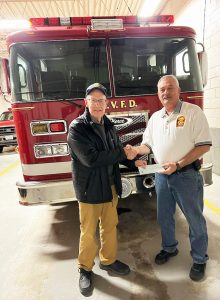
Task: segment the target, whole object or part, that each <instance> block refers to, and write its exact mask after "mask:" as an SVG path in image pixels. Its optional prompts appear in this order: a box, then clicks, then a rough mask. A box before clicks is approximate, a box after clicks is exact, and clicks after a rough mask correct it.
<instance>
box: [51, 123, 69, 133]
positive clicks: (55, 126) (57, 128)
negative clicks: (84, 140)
mask: <svg viewBox="0 0 220 300" xmlns="http://www.w3.org/2000/svg"><path fill="white" fill-rule="evenodd" d="M50 131H51V132H63V131H65V125H64V123H61V122H57V123H50Z"/></svg>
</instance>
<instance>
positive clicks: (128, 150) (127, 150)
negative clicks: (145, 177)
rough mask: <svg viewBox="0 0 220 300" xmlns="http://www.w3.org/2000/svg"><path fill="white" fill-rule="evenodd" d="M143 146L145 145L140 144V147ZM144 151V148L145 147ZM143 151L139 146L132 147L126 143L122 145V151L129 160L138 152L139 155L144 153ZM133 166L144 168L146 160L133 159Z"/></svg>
mask: <svg viewBox="0 0 220 300" xmlns="http://www.w3.org/2000/svg"><path fill="white" fill-rule="evenodd" d="M143 147H145V146H143V145H142V148H143ZM139 150H140V151H139ZM145 151H146V149H145ZM145 151H144V153H143V149H142V150H141V146H137V147H133V146H131V145H126V146H125V147H124V152H125V154H126V156H127V159H129V160H133V159H134V158H135V157H136V156H137V155H139V154H140V155H143V154H145ZM146 154H147V152H146ZM135 166H136V167H142V168H146V166H147V162H146V160H140V159H139V160H136V161H135Z"/></svg>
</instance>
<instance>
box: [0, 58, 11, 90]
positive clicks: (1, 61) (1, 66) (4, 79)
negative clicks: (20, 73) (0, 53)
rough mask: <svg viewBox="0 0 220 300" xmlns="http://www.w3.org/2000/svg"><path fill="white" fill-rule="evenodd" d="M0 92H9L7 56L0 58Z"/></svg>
mask: <svg viewBox="0 0 220 300" xmlns="http://www.w3.org/2000/svg"><path fill="white" fill-rule="evenodd" d="M0 93H2V94H3V95H6V94H8V95H9V94H10V93H11V89H10V82H9V64H8V59H7V58H0Z"/></svg>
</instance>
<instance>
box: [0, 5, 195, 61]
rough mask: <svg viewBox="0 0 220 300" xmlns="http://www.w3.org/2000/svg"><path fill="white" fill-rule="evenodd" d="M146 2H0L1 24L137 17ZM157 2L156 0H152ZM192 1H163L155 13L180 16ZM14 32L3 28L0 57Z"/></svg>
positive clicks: (3, 55)
mask: <svg viewBox="0 0 220 300" xmlns="http://www.w3.org/2000/svg"><path fill="white" fill-rule="evenodd" d="M144 1H145V0H72V1H65V0H59V1H46V0H45V1H44V0H35V1H31V0H27V1H22V0H14V1H13V0H7V1H2V0H0V21H1V20H6V19H29V18H31V17H56V16H58V17H69V16H71V17H74V16H117V15H118V16H120V15H121V16H123V15H137V14H138V12H139V10H140V9H141V7H142V4H143V2H144ZM150 1H154V0H149V2H150ZM187 1H190V0H181V1H176V0H160V4H159V6H158V8H157V11H156V12H155V13H156V14H161V13H162V14H174V15H175V14H177V13H178V11H179V10H180V9H181V7H183V6H184V5H185V3H186V2H187ZM12 31H15V29H14V30H9V29H7V30H4V31H3V30H1V29H0V57H7V49H6V44H5V38H6V36H7V34H8V33H10V32H12Z"/></svg>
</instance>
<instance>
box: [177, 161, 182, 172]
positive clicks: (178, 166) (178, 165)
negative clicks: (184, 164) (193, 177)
mask: <svg viewBox="0 0 220 300" xmlns="http://www.w3.org/2000/svg"><path fill="white" fill-rule="evenodd" d="M176 170H177V172H178V171H180V170H181V167H180V164H179V163H178V162H176Z"/></svg>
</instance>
